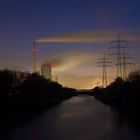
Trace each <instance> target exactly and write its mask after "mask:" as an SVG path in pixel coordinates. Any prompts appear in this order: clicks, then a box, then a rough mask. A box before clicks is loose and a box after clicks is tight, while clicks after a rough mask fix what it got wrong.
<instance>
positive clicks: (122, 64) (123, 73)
mask: <svg viewBox="0 0 140 140" xmlns="http://www.w3.org/2000/svg"><path fill="white" fill-rule="evenodd" d="M126 42H127V41H125V40H121V39H120V36H119V35H118V38H117V40H115V41H112V43H115V44H116V46H115V47H110V48H109V51H110V50H113V51H114V52H113V53H112V52H109V54H110V55H114V56H116V59H117V60H116V64H115V65H116V66H117V77H121V78H123V79H124V80H125V79H126V78H127V65H133V64H134V63H131V62H129V61H128V60H130V59H132V57H130V54H129V52H126V50H129V47H127V46H126V45H124V43H126Z"/></svg>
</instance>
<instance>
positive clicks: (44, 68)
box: [41, 64, 52, 80]
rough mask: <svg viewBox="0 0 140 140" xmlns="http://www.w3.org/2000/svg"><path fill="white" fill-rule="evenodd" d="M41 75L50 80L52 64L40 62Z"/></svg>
mask: <svg viewBox="0 0 140 140" xmlns="http://www.w3.org/2000/svg"><path fill="white" fill-rule="evenodd" d="M41 75H42V76H44V77H45V78H47V79H49V80H52V66H51V65H50V64H42V65H41Z"/></svg>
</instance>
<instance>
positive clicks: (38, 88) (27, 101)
mask: <svg viewBox="0 0 140 140" xmlns="http://www.w3.org/2000/svg"><path fill="white" fill-rule="evenodd" d="M74 95H76V94H75V90H74V89H71V88H64V87H62V85H60V84H58V83H55V82H52V81H50V80H48V79H46V78H44V77H43V76H40V75H39V74H37V73H33V74H27V73H23V72H17V71H10V70H1V71H0V110H1V116H0V119H1V121H2V120H3V119H5V120H6V119H7V118H10V119H11V118H16V119H17V118H18V117H19V116H22V117H24V116H25V115H26V114H34V113H38V112H40V111H43V110H45V109H47V108H49V107H51V106H54V105H55V104H57V103H59V102H61V101H63V100H64V99H68V98H70V97H72V96H74Z"/></svg>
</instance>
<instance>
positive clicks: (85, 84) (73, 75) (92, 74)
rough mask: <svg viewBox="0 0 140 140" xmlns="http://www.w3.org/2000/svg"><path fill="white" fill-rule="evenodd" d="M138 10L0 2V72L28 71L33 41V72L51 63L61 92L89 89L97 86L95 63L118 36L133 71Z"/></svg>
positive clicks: (78, 1)
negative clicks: (35, 66) (35, 67)
mask: <svg viewBox="0 0 140 140" xmlns="http://www.w3.org/2000/svg"><path fill="white" fill-rule="evenodd" d="M139 5H140V2H139V1H138V0H1V3H0V69H4V68H8V69H16V70H22V71H30V70H32V42H33V41H34V40H36V41H37V42H38V43H37V63H38V69H39V67H40V64H41V63H43V62H48V63H53V64H54V67H53V75H57V76H58V79H59V82H60V83H61V84H63V85H64V86H69V87H74V88H80V89H85V88H86V89H88V88H92V87H94V86H96V85H100V84H101V76H102V75H101V74H102V69H101V68H99V67H97V61H98V59H99V58H100V57H102V55H103V54H104V52H107V50H108V47H111V46H112V45H111V43H110V41H112V40H115V39H117V35H118V33H119V34H120V37H121V38H122V39H124V40H128V41H129V42H128V43H127V45H128V46H130V52H131V53H132V56H133V57H134V60H133V61H134V62H135V63H136V65H135V66H133V68H128V69H129V70H132V69H139V68H140V65H139V61H140V56H139V53H140V26H139V25H140V18H139V16H140V8H139ZM43 42H45V43H43ZM113 62H114V61H113ZM115 76H116V68H115V67H111V68H109V70H108V79H109V81H110V82H111V81H112V80H113V78H115Z"/></svg>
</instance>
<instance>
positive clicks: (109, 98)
mask: <svg viewBox="0 0 140 140" xmlns="http://www.w3.org/2000/svg"><path fill="white" fill-rule="evenodd" d="M93 91H94V92H95V93H96V94H95V98H97V99H99V100H101V101H103V102H105V103H107V104H109V105H111V106H113V107H115V108H117V109H118V110H120V111H122V112H123V113H124V114H126V115H127V116H129V117H131V118H133V119H139V117H140V70H137V71H134V72H131V73H130V74H129V76H128V78H127V80H123V79H122V78H120V77H118V78H116V80H115V81H114V82H113V83H111V84H110V85H109V86H108V87H106V88H99V87H96V88H95V89H94V90H93Z"/></svg>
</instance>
